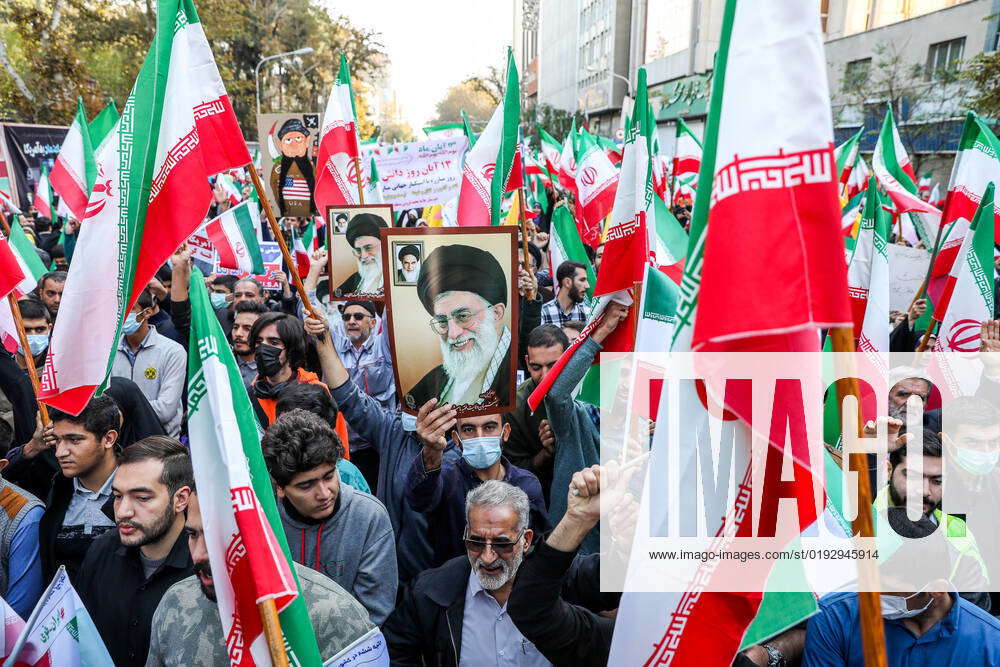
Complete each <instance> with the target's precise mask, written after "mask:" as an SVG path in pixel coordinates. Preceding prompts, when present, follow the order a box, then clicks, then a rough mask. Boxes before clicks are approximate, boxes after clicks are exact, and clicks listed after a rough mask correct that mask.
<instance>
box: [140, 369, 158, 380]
mask: <svg viewBox="0 0 1000 667" xmlns="http://www.w3.org/2000/svg"><path fill="white" fill-rule="evenodd" d="M143 375H145V376H146V379H147V380H155V379H156V369H155V368H153V367H152V366H150V367H149V368H147V369H146V372H145V373H143Z"/></svg>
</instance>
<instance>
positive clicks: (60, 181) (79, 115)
mask: <svg viewBox="0 0 1000 667" xmlns="http://www.w3.org/2000/svg"><path fill="white" fill-rule="evenodd" d="M90 141H91V140H90V130H89V129H88V128H87V112H86V110H85V109H84V108H83V99H82V98H79V97H78V98H76V116H74V118H73V124H72V125H70V126H69V131H68V132H67V133H66V138H65V139H64V140H63V144H62V148H60V149H59V155H58V156H57V157H56V163H55V164H54V165H53V166H52V173H51V174H49V180H50V181H51V182H52V189H53V190H55V192H56V194H57V195H59V197H60V199H61V200H62V201H61V203H62V204H63V205H65V206H66V208H68V209H69V211H70V213H72V214H73V217H74V218H76V219H77V220H83V216H84V215H85V214H86V212H87V200H88V199H89V198H90V189H91V188H92V187H93V186H94V180H95V179H96V178H97V164H96V163H95V162H94V147H93V146H92V145H91V142H90Z"/></svg>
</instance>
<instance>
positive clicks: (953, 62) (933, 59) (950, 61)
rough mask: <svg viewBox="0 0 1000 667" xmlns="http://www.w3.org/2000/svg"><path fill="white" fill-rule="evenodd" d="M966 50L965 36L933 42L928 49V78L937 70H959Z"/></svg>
mask: <svg viewBox="0 0 1000 667" xmlns="http://www.w3.org/2000/svg"><path fill="white" fill-rule="evenodd" d="M964 52H965V37H959V38H958V39H952V40H949V41H947V42H938V43H937V44H931V45H930V48H928V49H927V78H928V79H930V78H931V77H933V76H934V75H935V73H936V72H947V71H954V70H957V69H958V65H959V63H960V62H961V60H962V54H963V53H964Z"/></svg>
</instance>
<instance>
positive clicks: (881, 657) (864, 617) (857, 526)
mask: <svg viewBox="0 0 1000 667" xmlns="http://www.w3.org/2000/svg"><path fill="white" fill-rule="evenodd" d="M830 339H831V343H832V347H833V351H834V352H848V353H853V352H855V348H854V331H853V329H852V328H851V327H837V328H835V329H830ZM843 361H845V362H846V364H847V366H848V368H847V369H845V370H846V371H847V372H846V373H845V376H844V377H843V378H841V379H839V380H837V402H838V405H840V406H842V405H843V404H844V398H845V397H847V396H853V397H854V400H855V401H857V406H858V412H857V424H855V425H854V426H853V428H855V429H856V431H857V434H858V437H863V433H864V424H863V421H862V416H861V392H860V390H859V389H858V380H857V374H856V373H855V372H854V368H853V366H854V358H853V355H851V356H847V357H845V358H844V359H843ZM844 428H851V426H849V425H844ZM848 465H849V466H850V467H851V469H853V470H854V472H855V473H857V476H858V512H857V516H856V517H855V519H854V521H853V522H851V527H852V529H853V531H854V533H855V534H856V535H860V536H861V537H872V536H874V535H875V530H874V527H873V525H872V510H871V507H872V496H871V486H870V482H869V479H868V457H867V455H866V454H858V453H854V454H851V455H850V460H849V462H848ZM858 578H859V580H860V583H861V584H862V585H861V586H859V589H861V588H867V589H868V590H859V591H858V615H859V618H860V621H861V643H862V647H863V651H864V658H865V667H887V666H888V662H887V661H886V654H885V628H884V627H883V625H882V607H881V603H880V601H879V599H880V596H879V593H878V568H877V567H876V565H875V564H874V563H872V562H871V561H870V560H860V561H858ZM864 584H867V585H864Z"/></svg>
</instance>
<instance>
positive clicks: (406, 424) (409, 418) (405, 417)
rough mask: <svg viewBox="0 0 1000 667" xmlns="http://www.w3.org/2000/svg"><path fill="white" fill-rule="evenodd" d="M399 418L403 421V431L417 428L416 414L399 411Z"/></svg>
mask: <svg viewBox="0 0 1000 667" xmlns="http://www.w3.org/2000/svg"><path fill="white" fill-rule="evenodd" d="M399 418H400V420H401V421H402V422H403V430H404V431H416V430H417V416H416V415H411V414H408V413H406V412H401V413H400V417H399Z"/></svg>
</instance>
